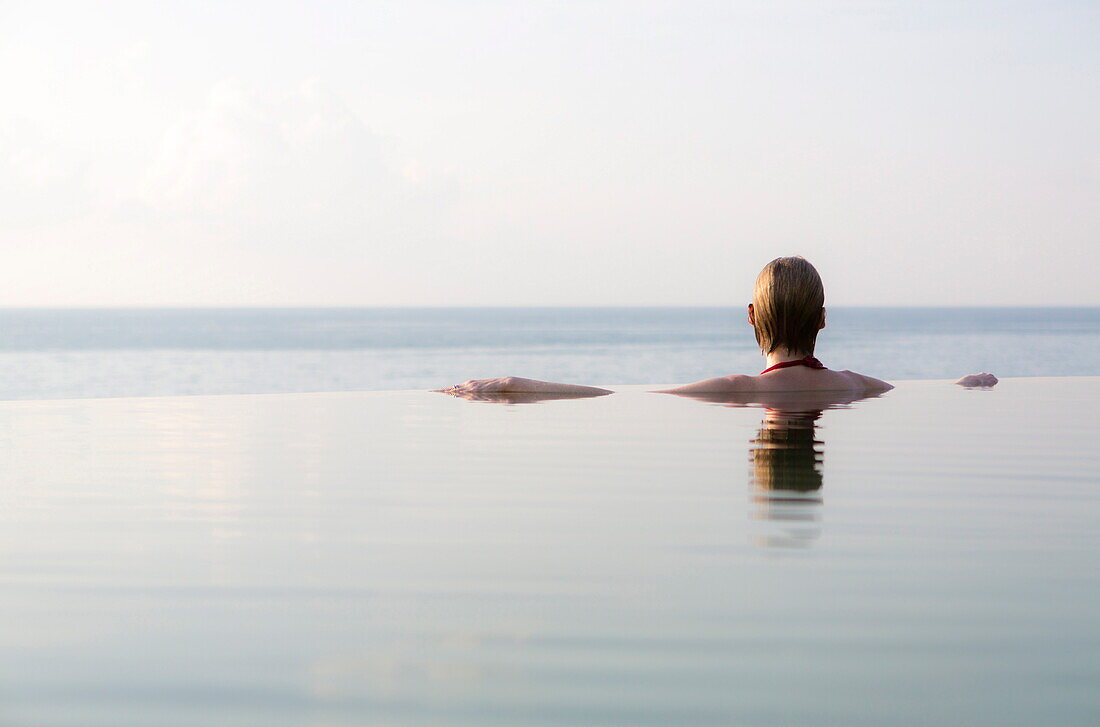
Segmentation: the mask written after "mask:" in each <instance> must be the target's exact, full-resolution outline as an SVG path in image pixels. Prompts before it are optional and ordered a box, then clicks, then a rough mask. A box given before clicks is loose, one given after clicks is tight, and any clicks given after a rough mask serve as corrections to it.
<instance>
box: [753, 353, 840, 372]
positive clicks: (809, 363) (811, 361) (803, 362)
mask: <svg viewBox="0 0 1100 727" xmlns="http://www.w3.org/2000/svg"><path fill="white" fill-rule="evenodd" d="M788 366H806V367H809V368H811V369H823V368H825V364H823V363H821V362H820V361H818V360H817V359H816V358H814V357H813V356H807V357H806V358H800V359H798V360H797V361H780V362H779V363H777V364H776V365H775V366H769V367H768V368H766V369H764V370H763V371H761V372H760V375H763V374H766V373H768V372H769V371H775V370H776V369H785V368H787V367H788Z"/></svg>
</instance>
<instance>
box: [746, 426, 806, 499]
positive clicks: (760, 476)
mask: <svg viewBox="0 0 1100 727" xmlns="http://www.w3.org/2000/svg"><path fill="white" fill-rule="evenodd" d="M820 416H821V411H820V410H819V411H807V412H784V411H777V410H774V409H768V410H767V413H766V414H765V415H764V421H763V422H762V423H761V427H760V432H759V433H758V434H757V436H756V439H754V440H752V447H751V448H750V449H749V460H750V461H751V463H752V482H753V485H754V486H755V487H756V489H757V490H758V491H759V492H774V493H783V492H791V493H810V492H817V491H818V490H820V489H821V483H822V475H821V465H822V459H823V450H822V449H821V447H822V444H823V443H822V442H820V441H818V440H817V439H815V438H814V435H815V434H816V426H815V424H814V423H815V422H816V421H817V419H818V417H820Z"/></svg>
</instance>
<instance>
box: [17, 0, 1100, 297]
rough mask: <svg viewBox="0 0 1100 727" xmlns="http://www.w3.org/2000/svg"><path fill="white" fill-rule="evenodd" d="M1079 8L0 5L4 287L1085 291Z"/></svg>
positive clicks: (48, 290) (1098, 246)
mask: <svg viewBox="0 0 1100 727" xmlns="http://www.w3.org/2000/svg"><path fill="white" fill-rule="evenodd" d="M1098 38H1100V5H1097V4H1096V3H1094V2H1057V1H1051V0H1043V1H1039V0H1036V1H1035V2H1023V3H1021V2H1010V1H1009V2H989V3H986V2H921V3H913V2H896V3H895V2H872V1H867V2H841V1H839V0H838V1H836V2H823V1H819V0H812V1H809V0H808V1H805V2H794V1H790V2H788V1H785V0H778V1H776V0H770V1H764V2H730V1H726V2H714V3H710V2H701V1H700V2H691V3H683V2H662V3H653V2H644V1H636V2H595V1H589V0H585V1H579V0H578V1H576V2H568V1H561V2H536V1H524V2H505V1H504V0H494V1H486V2H477V1H474V0H470V1H468V2H466V1H464V2H458V1H454V2H417V1H415V0H401V1H400V2H372V3H353V2H348V3H340V2H332V3H323V2H309V3H305V2H303V3H286V2H264V3H233V2H209V3H206V2H197V1H196V2H168V1H165V2H157V3H147V2H133V3H119V2H98V3H84V2H81V3H72V4H64V3H51V2H35V3H15V2H5V1H4V0H0V89H2V94H3V96H2V97H3V103H2V104H0V249H2V250H3V255H4V258H3V260H4V264H3V265H0V306H221V305H227V306H238V305H244V306H301V305H337V306H345V305H444V306H446V305H505V306H512V305H742V304H744V302H746V301H747V300H748V298H749V297H750V295H751V289H752V283H753V280H754V278H755V275H756V273H757V272H758V270H759V269H760V268H761V267H762V266H763V265H764V264H765V263H767V262H768V261H769V260H771V259H772V258H774V257H777V256H780V255H791V254H801V255H804V256H806V257H807V258H809V259H810V260H811V261H812V262H814V264H815V265H817V267H818V269H819V270H820V271H821V273H822V276H823V278H824V281H825V285H826V292H827V302H828V303H829V304H835V305H1024V306H1030V305H1100V284H1098V283H1097V270H1098V269H1100V204H1098V201H1100V135H1098V134H1097V133H1096V130H1097V129H1100V93H1098V92H1097V91H1098V87H1097V78H1100V43H1098V42H1097V39H1098Z"/></svg>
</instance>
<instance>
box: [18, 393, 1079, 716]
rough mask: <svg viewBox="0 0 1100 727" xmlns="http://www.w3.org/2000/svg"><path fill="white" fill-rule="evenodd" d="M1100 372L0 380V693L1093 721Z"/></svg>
mask: <svg viewBox="0 0 1100 727" xmlns="http://www.w3.org/2000/svg"><path fill="white" fill-rule="evenodd" d="M1098 397H1100V379H1096V378H1090V379H1076V380H1068V379H1062V380H1058V379H1028V380H1011V379H1009V380H1006V381H1004V382H1003V383H1002V384H1001V385H1000V386H998V387H997V388H996V389H994V390H992V391H965V390H962V389H959V388H958V387H953V386H950V385H946V384H943V383H936V382H910V383H903V384H902V385H900V386H899V387H898V389H896V390H895V391H892V392H889V393H887V394H886V395H885V396H883V397H882V398H877V399H870V400H864V401H859V402H850V403H844V402H839V403H838V404H837V406H838V407H839V408H824V407H825V406H826V405H827V404H828V402H822V401H811V402H804V401H801V402H800V401H790V400H787V401H774V400H773V401H769V402H768V404H769V407H768V408H762V407H760V406H753V405H746V403H745V402H727V403H726V404H732V405H724V404H716V403H709V402H701V401H696V400H689V399H681V398H675V397H670V396H664V395H657V394H646V393H643V392H642V391H641V390H637V389H630V390H627V391H625V392H621V393H617V394H614V395H612V396H607V397H601V398H596V399H583V400H568V401H551V402H542V403H537V404H524V405H502V404H495V403H474V402H467V401H460V400H455V399H451V398H448V397H445V396H443V395H439V394H429V393H420V392H381V393H344V394H313V395H284V396H262V397H232V396H229V397H186V398H176V399H141V400H139V399H109V400H84V401H47V402H6V403H3V404H0V412H2V416H3V418H4V421H5V425H6V426H5V427H4V428H3V429H2V430H0V481H3V482H4V487H3V488H0V589H2V593H3V597H2V598H0V724H4V725H8V726H12V727H21V726H22V725H36V726H38V725H73V726H77V725H79V726H80V727H95V726H98V725H103V726H105V727H106V726H108V725H109V726H110V727H129V726H131V725H133V726H136V725H158V727H162V726H163V727H172V726H174V725H180V726H183V725H187V726H188V727H190V726H191V725H200V724H201V725H207V726H210V727H220V726H222V725H256V724H263V725H274V726H276V727H278V726H283V725H294V726H298V725H301V726H307V725H308V726H311V727H321V726H324V727H327V726H332V727H340V726H345V725H397V726H407V727H419V726H421V725H425V726H426V725H432V726H438V725H471V726H472V725H477V726H478V727H483V726H486V725H490V726H491V725H509V726H512V725H563V726H566V725H567V726H569V727H574V726H575V725H589V726H593V727H600V726H603V725H608V726H610V725H631V726H633V725H662V726H664V725H731V724H736V725H769V726H770V725H777V724H782V725H843V726H845V727H848V726H851V725H876V726H877V725H886V724H888V725H920V726H922V727H923V726H924V725H930V724H935V725H998V726H999V727H1000V726H1004V725H1027V726H1028V727H1032V726H1033V725H1095V724H1098V723H1100V690H1097V689H1096V685H1097V684H1098V683H1100V618H1098V617H1097V615H1096V614H1097V609H1098V606H1100V580H1098V579H1097V577H1096V574H1097V572H1098V566H1100V562H1098V560H1100V555H1098V554H1100V527H1098V525H1097V523H1098V522H1100V480H1098V476H1097V472H1098V468H1100V450H1098V449H1097V447H1096V441H1097V440H1098V439H1100V418H1098V417H1097V415H1096V412H1095V404H1094V402H1096V401H1097V399H1098Z"/></svg>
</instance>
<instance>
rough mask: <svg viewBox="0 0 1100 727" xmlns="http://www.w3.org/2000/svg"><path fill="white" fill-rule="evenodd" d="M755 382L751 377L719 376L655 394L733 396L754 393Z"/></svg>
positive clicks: (740, 375)
mask: <svg viewBox="0 0 1100 727" xmlns="http://www.w3.org/2000/svg"><path fill="white" fill-rule="evenodd" d="M755 389H756V382H755V381H754V380H753V377H751V376H745V375H744V374H733V375H732V376H719V377H718V378H715V379H703V380H702V381H696V382H695V383H694V384H684V385H683V386H677V387H676V388H675V389H664V390H662V391H657V392H654V393H657V394H734V393H738V392H745V391H754V390H755Z"/></svg>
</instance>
